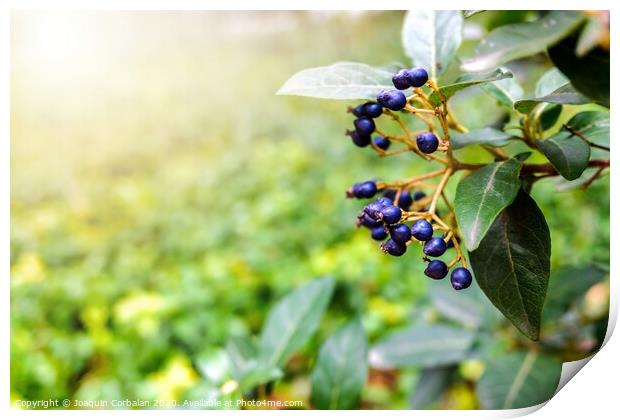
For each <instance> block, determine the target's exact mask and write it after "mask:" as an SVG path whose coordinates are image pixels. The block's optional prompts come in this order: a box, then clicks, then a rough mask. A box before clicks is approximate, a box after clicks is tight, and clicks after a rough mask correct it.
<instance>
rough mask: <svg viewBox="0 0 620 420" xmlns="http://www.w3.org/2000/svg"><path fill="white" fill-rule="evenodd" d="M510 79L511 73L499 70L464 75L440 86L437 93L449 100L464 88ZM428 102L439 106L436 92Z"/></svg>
mask: <svg viewBox="0 0 620 420" xmlns="http://www.w3.org/2000/svg"><path fill="white" fill-rule="evenodd" d="M510 77H512V73H510V72H509V71H502V70H501V69H496V70H494V71H491V72H488V73H478V74H465V75H463V76H461V77H459V78H458V79H456V81H455V82H454V83H451V84H449V85H445V86H440V87H439V91H440V92H441V93H442V94H443V96H444V97H445V98H446V99H449V98H450V97H451V96H452V95H454V94H455V93H457V92H458V91H460V90H463V89H465V88H468V87H471V86H476V85H483V84H485V83H491V82H495V81H498V80H502V79H507V78H510ZM429 100H430V102H431V104H433V105H434V106H438V105H441V97H440V96H439V95H438V94H437V93H436V92H433V93H432V94H431V95H430V96H429Z"/></svg>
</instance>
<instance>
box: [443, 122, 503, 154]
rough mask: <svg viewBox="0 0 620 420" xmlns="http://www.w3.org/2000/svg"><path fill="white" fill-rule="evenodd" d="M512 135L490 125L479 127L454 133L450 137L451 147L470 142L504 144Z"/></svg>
mask: <svg viewBox="0 0 620 420" xmlns="http://www.w3.org/2000/svg"><path fill="white" fill-rule="evenodd" d="M513 138H514V136H513V135H512V134H508V133H505V132H503V131H501V130H498V129H496V128H492V127H486V128H479V129H476V130H471V131H469V132H467V133H454V134H453V135H452V136H451V138H450V144H451V145H452V148H453V149H460V148H463V147H466V146H470V145H472V144H486V145H488V146H495V147H502V146H506V145H507V144H508V143H509V142H510V140H512V139H513Z"/></svg>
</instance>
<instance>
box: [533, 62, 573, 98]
mask: <svg viewBox="0 0 620 420" xmlns="http://www.w3.org/2000/svg"><path fill="white" fill-rule="evenodd" d="M569 83H570V81H569V80H568V79H567V78H566V76H564V75H563V74H562V72H561V71H560V70H558V69H557V67H554V68H552V69H550V70H548V71H547V72H546V73H545V74H543V75H542V76H541V78H540V79H538V81H537V82H536V87H535V89H534V97H536V98H538V97H541V96H546V95H549V94H550V93H553V92H554V91H556V90H558V89H559V88H561V87H562V86H564V85H566V84H569Z"/></svg>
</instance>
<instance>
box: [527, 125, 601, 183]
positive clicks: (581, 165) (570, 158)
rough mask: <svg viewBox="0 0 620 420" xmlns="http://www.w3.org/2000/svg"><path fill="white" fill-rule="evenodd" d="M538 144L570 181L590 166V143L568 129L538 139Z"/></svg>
mask: <svg viewBox="0 0 620 420" xmlns="http://www.w3.org/2000/svg"><path fill="white" fill-rule="evenodd" d="M536 145H537V146H538V149H539V150H540V151H541V152H542V153H543V154H544V155H545V156H546V157H547V159H549V162H551V164H552V165H553V167H554V168H555V169H556V170H557V171H558V172H559V173H560V174H561V175H562V176H563V177H564V178H566V179H568V180H569V181H572V180H573V179H577V178H579V177H580V176H581V174H582V173H583V171H584V170H585V169H586V168H587V167H588V161H589V160H590V145H589V144H588V143H586V142H585V141H583V140H581V139H580V138H579V137H577V136H574V135H573V134H571V133H570V132H568V131H566V130H562V131H560V132H559V133H558V134H556V135H555V136H553V137H550V138H548V139H546V140H542V141H537V142H536Z"/></svg>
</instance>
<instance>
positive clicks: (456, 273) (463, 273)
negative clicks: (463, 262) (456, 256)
mask: <svg viewBox="0 0 620 420" xmlns="http://www.w3.org/2000/svg"><path fill="white" fill-rule="evenodd" d="M450 283H452V287H454V289H455V290H461V289H467V288H468V287H469V286H470V285H471V273H470V272H469V270H468V269H466V268H463V267H459V268H455V269H454V270H452V274H450Z"/></svg>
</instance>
